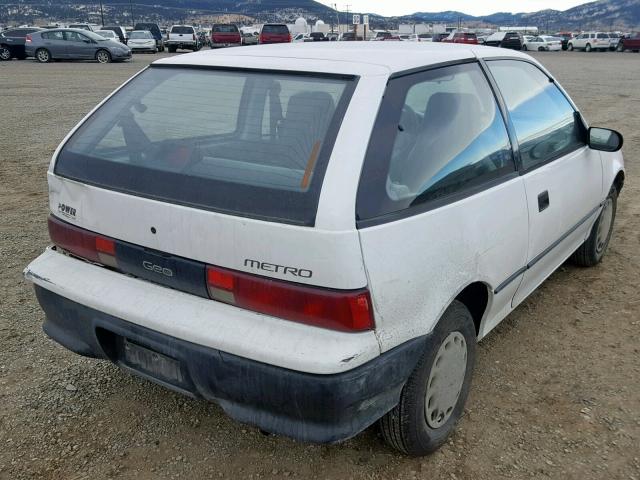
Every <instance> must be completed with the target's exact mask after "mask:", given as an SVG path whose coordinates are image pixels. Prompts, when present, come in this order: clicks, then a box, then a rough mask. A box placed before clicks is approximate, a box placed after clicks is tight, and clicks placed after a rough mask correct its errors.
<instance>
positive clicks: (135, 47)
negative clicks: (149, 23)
mask: <svg viewBox="0 0 640 480" xmlns="http://www.w3.org/2000/svg"><path fill="white" fill-rule="evenodd" d="M127 45H129V48H131V51H132V52H133V53H135V52H147V53H158V45H157V44H156V39H155V38H154V36H153V34H152V33H151V32H150V31H149V30H134V31H133V32H131V33H130V34H129V43H128V44H127Z"/></svg>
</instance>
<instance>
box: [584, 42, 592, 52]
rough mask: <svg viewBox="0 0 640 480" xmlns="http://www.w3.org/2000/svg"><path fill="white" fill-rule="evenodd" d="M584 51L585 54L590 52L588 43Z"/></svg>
mask: <svg viewBox="0 0 640 480" xmlns="http://www.w3.org/2000/svg"><path fill="white" fill-rule="evenodd" d="M584 51H585V52H590V51H591V44H590V43H587V46H586V47H584Z"/></svg>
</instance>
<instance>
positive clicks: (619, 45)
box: [616, 43, 624, 52]
mask: <svg viewBox="0 0 640 480" xmlns="http://www.w3.org/2000/svg"><path fill="white" fill-rule="evenodd" d="M616 51H617V52H624V45H623V44H622V43H619V44H618V47H617V48H616Z"/></svg>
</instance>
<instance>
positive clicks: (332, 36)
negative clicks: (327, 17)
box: [327, 32, 340, 42]
mask: <svg viewBox="0 0 640 480" xmlns="http://www.w3.org/2000/svg"><path fill="white" fill-rule="evenodd" d="M327 39H328V40H329V41H330V42H335V41H337V40H339V39H340V34H338V33H335V32H330V33H327Z"/></svg>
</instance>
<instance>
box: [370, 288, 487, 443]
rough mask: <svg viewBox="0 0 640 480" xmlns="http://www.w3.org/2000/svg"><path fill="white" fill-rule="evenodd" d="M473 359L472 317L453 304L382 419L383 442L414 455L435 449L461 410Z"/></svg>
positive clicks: (474, 343) (452, 425)
mask: <svg viewBox="0 0 640 480" xmlns="http://www.w3.org/2000/svg"><path fill="white" fill-rule="evenodd" d="M475 358H476V330H475V326H474V324H473V318H472V317H471V313H469V310H468V309H467V308H466V307H465V306H464V305H463V304H462V303H461V302H458V301H457V300H456V301H454V302H453V303H452V304H451V305H450V306H449V308H447V310H446V311H445V312H444V314H443V315H442V318H441V319H440V321H439V322H438V325H437V326H436V328H435V329H434V331H433V333H432V335H431V337H430V340H429V343H428V345H427V348H426V349H425V351H424V353H423V355H422V358H421V359H420V361H419V362H418V365H417V366H416V368H415V370H414V371H413V372H412V373H411V376H410V377H409V379H408V380H407V383H406V384H405V385H404V387H403V389H402V393H401V394H400V401H399V403H398V405H397V406H396V407H395V408H394V409H393V410H391V411H390V412H389V413H387V414H386V415H385V416H384V417H382V418H381V419H380V421H379V425H380V430H381V432H382V436H383V438H384V439H385V441H386V442H387V443H388V444H389V445H391V446H392V447H393V448H395V449H397V450H400V451H401V452H403V453H405V454H407V455H412V456H419V455H426V454H428V453H431V452H433V451H435V450H436V449H438V447H440V446H441V445H442V444H443V443H444V442H445V441H446V440H447V437H448V436H449V435H450V434H451V432H452V431H453V429H454V428H455V426H456V423H457V422H458V420H459V419H460V417H461V415H462V412H463V411H464V404H465V401H466V400H467V395H468V394H469V388H470V386H471V377H472V375H473V366H474V363H475Z"/></svg>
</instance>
